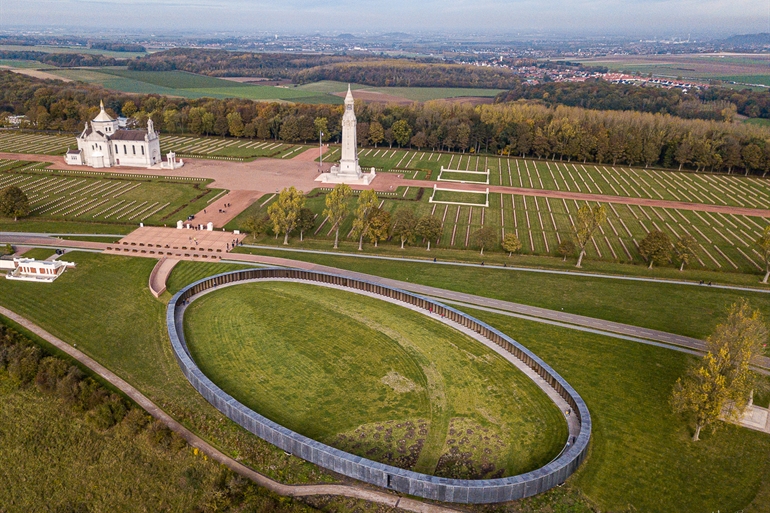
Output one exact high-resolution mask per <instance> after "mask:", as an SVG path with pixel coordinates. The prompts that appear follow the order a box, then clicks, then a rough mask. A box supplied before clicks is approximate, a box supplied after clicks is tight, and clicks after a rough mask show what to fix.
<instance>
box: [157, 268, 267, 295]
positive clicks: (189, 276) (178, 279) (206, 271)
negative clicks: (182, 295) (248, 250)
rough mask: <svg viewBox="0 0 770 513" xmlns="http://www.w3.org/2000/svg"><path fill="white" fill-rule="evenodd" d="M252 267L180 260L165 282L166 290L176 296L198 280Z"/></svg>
mask: <svg viewBox="0 0 770 513" xmlns="http://www.w3.org/2000/svg"><path fill="white" fill-rule="evenodd" d="M253 267H254V266H251V265H239V264H221V263H215V262H191V261H188V260H182V261H181V262H179V263H178V264H176V266H174V270H173V271H172V272H171V276H169V277H168V280H166V290H168V291H169V292H170V293H171V294H176V293H177V292H179V290H180V289H182V287H185V286H187V285H189V284H191V283H195V282H196V281H198V280H202V279H203V278H206V277H208V276H213V275H215V274H221V273H226V272H229V271H238V270H240V269H251V268H253Z"/></svg>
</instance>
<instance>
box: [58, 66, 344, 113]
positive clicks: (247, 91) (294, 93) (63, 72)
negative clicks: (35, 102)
mask: <svg viewBox="0 0 770 513" xmlns="http://www.w3.org/2000/svg"><path fill="white" fill-rule="evenodd" d="M51 73H52V74H54V75H57V76H60V77H62V78H66V79H69V80H79V81H82V82H87V83H91V84H99V85H101V86H103V87H106V88H107V89H113V90H116V91H122V92H126V93H140V94H162V95H168V96H181V97H184V98H245V99H249V100H265V101H289V102H300V103H331V104H342V98H339V97H337V96H334V95H330V94H323V93H315V92H310V91H299V90H296V89H294V88H283V87H273V86H263V85H255V84H240V83H238V82H233V81H232V80H225V79H221V78H214V77H208V76H204V75H196V74H194V73H187V72H184V71H133V70H128V69H125V68H123V67H105V68H69V69H57V70H54V71H51Z"/></svg>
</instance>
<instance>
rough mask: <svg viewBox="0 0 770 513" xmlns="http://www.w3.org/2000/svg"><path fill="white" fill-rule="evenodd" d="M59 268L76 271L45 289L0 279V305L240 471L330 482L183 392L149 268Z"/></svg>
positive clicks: (83, 261)
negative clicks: (128, 387) (93, 364)
mask: <svg viewBox="0 0 770 513" xmlns="http://www.w3.org/2000/svg"><path fill="white" fill-rule="evenodd" d="M66 260H67V261H71V262H75V263H77V268H76V269H72V270H69V271H67V272H66V273H65V274H64V275H62V276H61V277H60V278H58V279H57V280H56V281H55V282H54V283H51V284H49V285H51V286H49V287H38V286H35V285H39V284H35V283H26V282H15V281H11V280H5V279H0V305H2V306H4V307H6V308H9V309H11V310H13V311H14V312H16V313H18V314H20V315H23V316H24V317H26V318H28V319H30V320H32V321H33V322H35V323H37V324H38V325H40V326H42V327H43V328H44V329H46V330H47V331H48V332H50V333H52V334H54V335H55V336H57V337H59V338H61V339H63V340H65V341H67V342H69V343H71V344H76V345H77V348H78V349H79V350H81V351H83V352H85V353H86V354H88V355H89V356H91V357H92V358H94V359H96V360H97V361H99V362H100V363H101V364H103V365H105V366H107V367H108V368H110V370H112V371H113V372H115V373H116V374H117V375H118V376H120V377H121V378H123V379H125V380H127V381H128V382H130V383H131V384H132V385H133V386H135V387H136V388H137V389H139V390H140V391H141V392H142V393H143V394H145V395H146V396H147V397H149V398H150V400H152V401H153V402H154V403H155V404H157V405H159V406H160V407H161V408H163V409H164V410H165V411H166V412H167V413H169V414H170V415H172V416H173V417H174V418H176V419H177V420H178V421H179V422H181V423H182V424H184V425H185V426H187V427H188V428H190V429H192V430H194V431H195V432H197V433H198V434H199V435H200V436H202V437H203V438H204V439H206V440H208V441H210V442H211V443H213V444H214V445H215V446H216V447H218V448H219V449H220V450H223V451H224V452H225V453H227V454H229V455H230V456H233V457H237V458H238V459H239V460H240V461H242V462H243V463H244V464H247V465H251V466H254V467H255V468H258V469H259V470H260V472H262V473H264V474H266V475H269V476H271V477H273V478H275V479H280V480H282V481H284V482H289V483H307V482H329V481H332V480H333V478H332V477H331V476H330V475H328V474H327V473H325V472H323V471H321V470H319V469H318V468H317V467H315V466H313V465H310V464H308V463H305V462H303V461H302V460H300V459H298V458H294V457H290V456H286V455H285V454H284V453H283V451H280V450H278V449H277V448H275V447H274V446H272V445H270V444H268V443H267V442H264V441H262V440H260V439H258V438H256V437H254V436H253V435H251V434H250V433H248V432H247V431H245V430H243V429H241V428H240V427H238V426H237V425H235V424H234V423H232V422H229V421H227V420H226V419H225V418H224V417H223V416H222V415H221V414H220V413H219V412H218V411H217V410H216V409H214V408H213V407H212V406H211V405H210V404H209V403H208V402H207V401H206V400H205V399H203V398H202V397H201V396H200V395H199V394H198V393H197V392H196V391H195V390H194V389H193V388H192V387H191V386H190V384H189V383H188V382H187V380H186V379H185V377H184V375H183V374H182V372H181V370H180V369H179V365H178V364H177V362H176V360H175V359H174V356H173V352H172V351H171V346H170V344H169V340H168V335H167V333H166V324H165V312H166V307H165V304H164V303H162V302H160V301H158V300H156V299H155V298H154V297H153V296H152V294H151V293H150V291H149V289H148V287H147V282H148V279H149V276H150V272H151V271H152V268H153V267H154V265H155V264H156V263H157V262H156V261H155V260H153V259H146V258H130V257H119V256H109V255H100V254H94V253H83V252H76V251H75V252H70V253H67V255H66ZM223 269H226V267H223Z"/></svg>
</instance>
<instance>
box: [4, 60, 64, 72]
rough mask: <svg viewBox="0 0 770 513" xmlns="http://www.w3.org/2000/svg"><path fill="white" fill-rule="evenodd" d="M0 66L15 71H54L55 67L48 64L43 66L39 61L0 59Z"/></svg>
mask: <svg viewBox="0 0 770 513" xmlns="http://www.w3.org/2000/svg"><path fill="white" fill-rule="evenodd" d="M0 66H5V67H8V68H15V69H42V70H47V69H56V66H51V65H50V64H44V63H42V62H40V61H27V60H16V59H0Z"/></svg>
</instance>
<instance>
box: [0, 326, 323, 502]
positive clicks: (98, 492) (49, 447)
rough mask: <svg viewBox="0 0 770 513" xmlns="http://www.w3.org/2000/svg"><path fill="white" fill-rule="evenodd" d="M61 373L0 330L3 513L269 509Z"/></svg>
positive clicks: (69, 371)
mask: <svg viewBox="0 0 770 513" xmlns="http://www.w3.org/2000/svg"><path fill="white" fill-rule="evenodd" d="M68 365H69V359H68V358H66V357H65V358H64V359H62V358H59V357H48V356H46V354H45V352H44V351H41V350H40V349H39V348H38V347H37V346H35V345H33V344H31V343H30V340H28V339H26V338H25V337H24V336H20V335H19V334H18V333H14V332H13V331H11V330H8V329H7V328H6V327H5V326H4V325H2V324H0V426H1V427H2V429H0V444H2V446H3V448H4V450H3V451H2V453H0V486H1V487H2V489H3V496H2V500H1V502H2V508H3V511H7V512H12V511H24V512H27V511H41V510H43V509H45V510H46V511H48V510H50V511H127V510H133V511H136V510H146V511H164V510H174V511H176V510H197V511H216V510H221V509H223V507H225V508H226V507H228V506H229V507H232V508H244V507H247V506H249V507H251V508H259V507H263V508H271V507H273V508H274V507H275V505H276V504H277V500H276V498H275V497H274V496H271V495H270V494H269V493H267V492H266V491H265V490H260V489H258V487H257V486H255V485H253V484H251V483H248V482H247V481H246V480H245V479H243V478H241V477H240V476H236V475H234V474H233V473H232V472H230V471H229V470H227V469H225V468H224V467H222V466H221V465H219V464H217V463H214V462H213V461H209V460H208V457H207V456H205V455H203V454H202V453H200V452H199V451H198V450H197V449H193V448H191V447H189V446H188V445H187V443H186V442H185V441H184V439H182V438H181V437H180V436H177V435H176V434H174V433H172V432H171V431H170V430H169V429H168V428H166V427H165V426H164V425H163V424H162V423H161V422H160V421H154V422H153V421H152V419H151V417H150V416H149V415H147V413H146V412H144V411H142V410H141V409H140V408H137V407H131V406H130V405H128V404H127V403H126V402H125V400H123V399H121V398H120V397H119V396H117V395H111V394H110V392H109V390H107V389H105V388H103V387H102V386H100V385H99V384H98V383H96V382H95V381H93V380H92V379H91V378H89V377H85V376H83V374H82V373H81V372H80V371H79V370H78V369H77V368H75V367H71V366H70V367H68ZM33 383H34V384H33ZM138 483H141V485H140V486H137V484H138ZM129 505H130V506H129ZM284 505H285V506H286V508H287V509H290V510H294V511H306V510H308V508H306V507H304V506H303V505H300V504H297V503H293V502H291V501H284ZM127 508H128V509H127Z"/></svg>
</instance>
